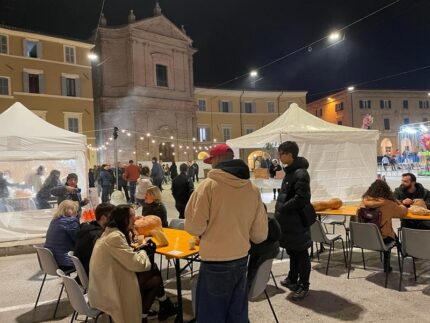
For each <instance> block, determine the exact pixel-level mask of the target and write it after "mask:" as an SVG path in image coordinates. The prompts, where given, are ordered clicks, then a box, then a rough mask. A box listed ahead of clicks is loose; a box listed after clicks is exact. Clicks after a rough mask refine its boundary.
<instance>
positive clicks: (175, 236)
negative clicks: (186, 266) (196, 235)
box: [154, 228, 199, 259]
mask: <svg viewBox="0 0 430 323" xmlns="http://www.w3.org/2000/svg"><path fill="white" fill-rule="evenodd" d="M163 231H164V233H165V234H166V237H167V240H168V241H169V244H168V245H167V246H166V247H158V248H157V250H156V252H157V253H159V254H162V255H164V256H168V257H173V258H176V259H181V258H186V257H189V256H193V255H195V254H198V253H199V246H195V248H194V249H193V250H190V245H189V242H188V241H189V240H190V239H192V238H193V236H192V235H191V234H189V233H188V232H186V231H184V230H177V229H169V228H163ZM154 240H155V239H154ZM155 243H156V244H157V241H156V240H155ZM177 252H180V253H177Z"/></svg>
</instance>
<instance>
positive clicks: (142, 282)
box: [136, 265, 165, 314]
mask: <svg viewBox="0 0 430 323" xmlns="http://www.w3.org/2000/svg"><path fill="white" fill-rule="evenodd" d="M136 274H137V280H138V281H139V289H140V295H141V298H142V312H143V313H144V314H148V313H149V310H150V308H151V306H152V303H154V300H155V298H156V297H162V296H163V295H164V294H165V291H164V285H163V279H162V278H161V272H160V270H159V269H158V267H157V266H156V265H152V268H151V270H150V271H144V272H140V273H136Z"/></svg>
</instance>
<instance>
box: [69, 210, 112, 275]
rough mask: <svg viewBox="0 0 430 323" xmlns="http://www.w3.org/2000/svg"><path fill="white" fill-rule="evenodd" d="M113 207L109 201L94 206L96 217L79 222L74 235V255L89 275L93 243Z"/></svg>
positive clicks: (106, 222)
mask: <svg viewBox="0 0 430 323" xmlns="http://www.w3.org/2000/svg"><path fill="white" fill-rule="evenodd" d="M114 208H115V205H112V204H110V203H101V204H99V205H97V207H96V211H95V213H96V219H95V220H94V221H90V222H84V223H82V224H81V226H80V229H79V232H78V234H77V236H76V246H75V254H74V255H75V256H76V257H78V258H79V260H80V261H81V263H82V265H83V266H84V268H85V271H86V272H87V275H89V272H90V259H91V254H92V253H93V249H94V244H95V243H96V240H97V239H98V238H99V237H100V235H101V234H102V232H103V229H104V228H105V227H106V225H107V224H108V222H109V217H110V213H111V212H112V210H113V209H114Z"/></svg>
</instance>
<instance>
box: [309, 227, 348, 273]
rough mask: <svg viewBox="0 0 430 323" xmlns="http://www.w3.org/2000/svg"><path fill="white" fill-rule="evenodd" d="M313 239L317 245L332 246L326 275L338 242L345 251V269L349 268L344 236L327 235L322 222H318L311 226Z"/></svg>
mask: <svg viewBox="0 0 430 323" xmlns="http://www.w3.org/2000/svg"><path fill="white" fill-rule="evenodd" d="M311 239H312V241H314V242H317V243H323V244H326V245H328V246H330V249H329V252H328V260H327V267H326V269H325V274H326V275H327V274H328V267H329V265H330V257H331V252H332V250H333V251H334V243H335V242H336V241H338V240H340V241H341V242H342V251H343V259H344V261H345V268H346V267H347V266H348V265H347V261H346V252H345V244H344V243H343V239H342V236H341V235H340V234H338V235H336V234H326V233H325V230H324V228H323V226H322V224H321V222H320V221H318V220H316V221H315V222H314V223H313V224H312V225H311ZM317 256H318V261H319V260H320V255H319V253H318V251H317Z"/></svg>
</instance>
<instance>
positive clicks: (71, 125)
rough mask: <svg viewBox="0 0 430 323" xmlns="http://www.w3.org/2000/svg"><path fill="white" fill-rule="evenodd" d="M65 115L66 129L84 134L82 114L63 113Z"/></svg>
mask: <svg viewBox="0 0 430 323" xmlns="http://www.w3.org/2000/svg"><path fill="white" fill-rule="evenodd" d="M63 113H64V127H65V128H66V130H69V131H71V132H76V133H80V132H82V113H77V112H63Z"/></svg>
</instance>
